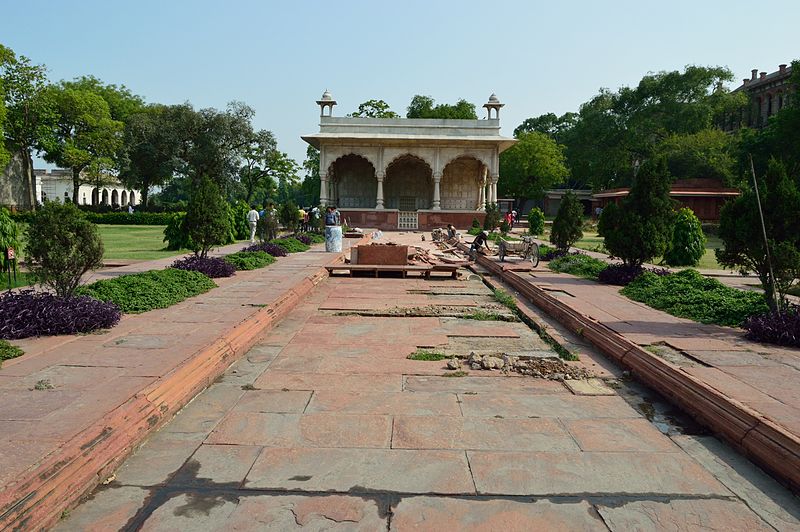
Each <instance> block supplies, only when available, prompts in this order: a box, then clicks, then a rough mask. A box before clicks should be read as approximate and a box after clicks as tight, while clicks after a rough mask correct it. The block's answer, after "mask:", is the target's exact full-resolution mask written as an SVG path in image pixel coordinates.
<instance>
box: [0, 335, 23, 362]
mask: <svg viewBox="0 0 800 532" xmlns="http://www.w3.org/2000/svg"><path fill="white" fill-rule="evenodd" d="M24 354H25V351H23V350H22V349H20V348H19V347H17V346H15V345H11V344H9V343H8V342H6V341H5V340H0V368H2V367H3V361H4V360H10V359H12V358H17V357H19V356H22V355H24Z"/></svg>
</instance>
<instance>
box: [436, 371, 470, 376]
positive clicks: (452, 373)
mask: <svg viewBox="0 0 800 532" xmlns="http://www.w3.org/2000/svg"><path fill="white" fill-rule="evenodd" d="M467 375H469V373H468V372H466V371H464V370H458V371H452V372H450V373H443V374H442V377H466V376H467Z"/></svg>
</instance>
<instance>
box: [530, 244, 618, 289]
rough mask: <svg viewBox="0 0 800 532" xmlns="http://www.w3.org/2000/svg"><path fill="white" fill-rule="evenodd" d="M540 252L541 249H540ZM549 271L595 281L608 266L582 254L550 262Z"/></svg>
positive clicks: (565, 256)
mask: <svg viewBox="0 0 800 532" xmlns="http://www.w3.org/2000/svg"><path fill="white" fill-rule="evenodd" d="M540 252H541V248H540ZM548 266H549V267H550V269H551V270H553V271H555V272H559V273H569V274H571V275H576V276H578V277H583V278H584V279H592V280H594V281H596V280H597V276H598V275H600V272H601V271H603V270H605V269H606V268H607V267H608V264H607V263H606V262H604V261H602V260H600V259H595V258H594V257H590V256H589V255H584V254H583V253H574V254H570V255H564V256H563V257H558V258H555V259H553V260H551V261H550V263H549V265H548Z"/></svg>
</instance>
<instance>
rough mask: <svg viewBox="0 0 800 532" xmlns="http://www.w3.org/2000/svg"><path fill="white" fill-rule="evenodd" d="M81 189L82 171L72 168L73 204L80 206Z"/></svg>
mask: <svg viewBox="0 0 800 532" xmlns="http://www.w3.org/2000/svg"><path fill="white" fill-rule="evenodd" d="M80 189H81V169H80V168H78V167H77V166H73V167H72V203H74V204H75V205H78V193H79V192H80Z"/></svg>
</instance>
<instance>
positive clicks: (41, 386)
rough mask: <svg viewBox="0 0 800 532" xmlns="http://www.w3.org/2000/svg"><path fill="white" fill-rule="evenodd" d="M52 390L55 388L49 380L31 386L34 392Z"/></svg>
mask: <svg viewBox="0 0 800 532" xmlns="http://www.w3.org/2000/svg"><path fill="white" fill-rule="evenodd" d="M53 388H55V386H53V383H51V382H50V379H42V380H39V381H36V384H34V385H33V389H34V390H52V389H53Z"/></svg>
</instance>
